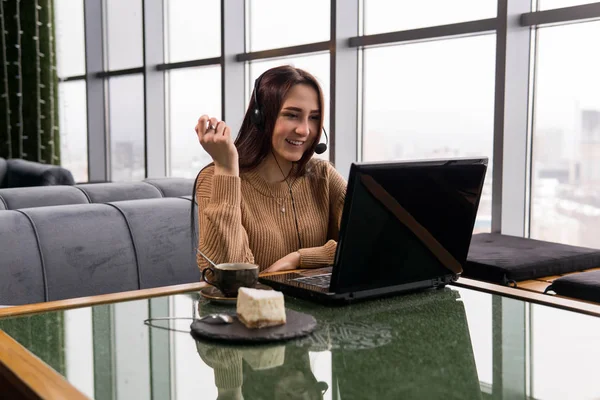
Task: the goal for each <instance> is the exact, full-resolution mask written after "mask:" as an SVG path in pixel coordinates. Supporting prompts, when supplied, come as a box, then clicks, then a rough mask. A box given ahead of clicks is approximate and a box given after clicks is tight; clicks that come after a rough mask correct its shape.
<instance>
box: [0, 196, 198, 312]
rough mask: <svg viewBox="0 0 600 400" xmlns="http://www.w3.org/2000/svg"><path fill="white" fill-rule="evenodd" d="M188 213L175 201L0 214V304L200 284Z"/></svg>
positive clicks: (183, 202) (186, 203)
mask: <svg viewBox="0 0 600 400" xmlns="http://www.w3.org/2000/svg"><path fill="white" fill-rule="evenodd" d="M71 189H74V188H71ZM74 190H75V191H71V194H72V196H73V199H74V200H73V201H76V200H77V199H76V197H77V196H79V195H80V194H81V191H77V190H79V189H74ZM83 198H85V196H84V197H83ZM190 207H191V200H190V199H187V198H178V197H171V198H153V199H141V200H125V201H113V202H108V203H100V204H69V205H57V206H43V207H36V208H24V209H20V210H6V211H3V212H0V305H18V304H28V303H37V302H44V301H52V300H61V299H67V298H75V297H81V296H93V295H99V294H105V293H114V292H121V291H127V290H135V289H145V288H152V287H158V286H167V285H174V284H182V283H189V282H199V281H200V274H199V271H198V268H197V266H196V261H195V256H194V254H193V249H192V239H191V232H192V231H191V227H190Z"/></svg>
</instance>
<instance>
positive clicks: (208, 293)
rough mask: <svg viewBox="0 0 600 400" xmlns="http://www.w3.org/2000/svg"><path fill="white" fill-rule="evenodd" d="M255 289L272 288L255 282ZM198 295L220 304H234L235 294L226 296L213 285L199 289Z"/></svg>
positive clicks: (235, 300) (235, 301)
mask: <svg viewBox="0 0 600 400" xmlns="http://www.w3.org/2000/svg"><path fill="white" fill-rule="evenodd" d="M254 288H255V289H263V290H273V288H272V287H270V286H267V285H264V284H262V283H257V284H256V286H255V287H254ZM200 295H201V296H202V297H204V298H205V299H207V300H209V301H212V302H214V303H220V304H230V305H231V304H236V303H237V296H234V297H227V296H225V295H224V294H223V293H221V291H220V290H219V289H217V288H216V287H214V286H207V287H204V288H202V289H200Z"/></svg>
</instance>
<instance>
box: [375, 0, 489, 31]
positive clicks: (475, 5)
mask: <svg viewBox="0 0 600 400" xmlns="http://www.w3.org/2000/svg"><path fill="white" fill-rule="evenodd" d="M497 8H498V1H497V0H455V1H447V0H420V1H389V0H364V22H365V26H364V30H365V34H366V35H372V34H376V33H383V32H393V31H402V30H408V29H416V28H424V27H427V26H436V25H446V24H454V23H457V22H465V21H473V20H477V19H485V18H494V17H496V15H497Z"/></svg>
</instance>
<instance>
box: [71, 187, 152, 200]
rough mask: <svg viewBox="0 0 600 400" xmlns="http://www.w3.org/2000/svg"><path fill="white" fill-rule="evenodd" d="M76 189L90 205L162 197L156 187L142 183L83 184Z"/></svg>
mask: <svg viewBox="0 0 600 400" xmlns="http://www.w3.org/2000/svg"><path fill="white" fill-rule="evenodd" d="M76 187H77V188H79V189H80V190H82V191H83V192H84V193H85V194H86V196H87V197H88V198H89V200H90V203H108V202H109V201H123V200H136V199H152V198H159V197H162V195H161V193H160V191H159V190H158V189H157V188H156V187H154V186H152V185H150V184H149V183H144V182H107V183H84V184H80V185H77V186H76Z"/></svg>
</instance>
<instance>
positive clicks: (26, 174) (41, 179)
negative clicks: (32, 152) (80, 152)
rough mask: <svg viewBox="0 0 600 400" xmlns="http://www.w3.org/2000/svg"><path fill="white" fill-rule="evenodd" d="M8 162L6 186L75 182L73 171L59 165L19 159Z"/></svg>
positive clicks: (72, 183)
mask: <svg viewBox="0 0 600 400" xmlns="http://www.w3.org/2000/svg"><path fill="white" fill-rule="evenodd" d="M6 163H7V173H6V187H11V188H12V187H28V186H49V185H74V184H75V180H74V179H73V175H72V174H71V172H70V171H69V170H68V169H65V168H62V167H59V166H57V165H49V164H42V163H38V162H34V161H27V160H19V159H9V160H6Z"/></svg>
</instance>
